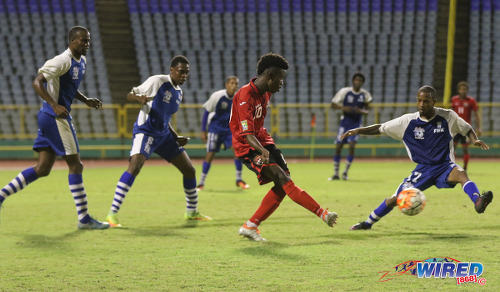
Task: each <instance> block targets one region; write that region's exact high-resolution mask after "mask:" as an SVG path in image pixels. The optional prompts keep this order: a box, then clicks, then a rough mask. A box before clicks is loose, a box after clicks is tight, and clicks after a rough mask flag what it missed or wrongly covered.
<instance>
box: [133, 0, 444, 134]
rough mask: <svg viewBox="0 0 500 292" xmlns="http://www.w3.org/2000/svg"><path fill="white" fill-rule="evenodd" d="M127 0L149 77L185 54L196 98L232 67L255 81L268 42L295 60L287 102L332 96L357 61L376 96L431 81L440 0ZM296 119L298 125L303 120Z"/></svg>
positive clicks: (388, 98)
mask: <svg viewBox="0 0 500 292" xmlns="http://www.w3.org/2000/svg"><path fill="white" fill-rule="evenodd" d="M128 3H129V8H130V12H131V21H132V25H133V31H134V38H135V44H136V46H137V57H138V60H139V71H140V74H141V79H142V80H145V79H146V78H147V77H148V76H150V75H152V74H159V73H164V74H168V72H169V64H168V60H169V58H171V57H173V56H174V55H175V54H185V55H186V56H187V57H188V58H189V59H190V61H191V63H192V67H191V72H192V73H191V79H190V80H189V81H188V82H187V83H186V84H185V85H184V87H183V88H184V93H185V97H186V99H185V102H187V103H202V102H203V101H204V100H206V99H207V98H208V97H209V95H210V93H211V92H213V91H215V90H218V89H220V88H221V87H222V80H223V78H224V76H225V75H229V74H236V75H238V77H239V78H240V81H241V83H242V84H244V83H246V82H248V80H249V79H250V78H252V76H254V75H255V64H256V61H257V58H258V56H260V55H261V54H264V53H266V52H269V51H273V52H277V53H280V54H282V55H284V56H285V57H286V58H287V59H288V60H289V62H290V65H291V67H290V69H289V71H288V77H287V81H286V87H285V89H284V90H282V92H281V93H279V94H278V95H277V96H276V99H277V101H278V102H285V103H299V102H308V103H309V102H313V103H314V102H320V103H321V102H329V101H330V100H331V98H332V96H333V95H334V94H335V92H336V91H337V90H338V89H340V88H342V87H344V86H349V85H350V83H351V81H350V79H351V76H352V74H353V73H354V72H355V71H362V72H364V73H365V75H366V77H367V80H366V83H365V85H364V87H365V88H366V89H367V90H369V91H370V92H372V95H373V97H374V101H375V102H409V101H413V97H414V96H415V92H416V90H417V89H418V87H419V86H421V85H422V84H431V83H432V73H433V64H434V39H435V26H436V17H437V7H436V5H437V0H427V1H403V0H395V1H394V0H382V1H357V0H356V1H346V0H337V1H321V0H317V1H303V0H282V1H266V0H252V1H236V0H219V1H168V0H148V1H139V0H129V2H128ZM159 56H161V58H159ZM288 116H290V117H292V119H293V118H294V117H298V115H296V114H294V113H292V112H291V113H290V115H288ZM292 119H291V120H289V122H290V123H291V124H292V125H290V127H294V129H295V127H297V125H300V124H301V123H302V122H301V121H299V120H297V121H295V120H292ZM180 122H182V121H180ZM185 123H186V124H188V123H189V121H187V120H186V121H185ZM294 124H297V125H294ZM196 127H197V125H196ZM192 130H193V131H194V130H196V128H191V127H189V131H192Z"/></svg>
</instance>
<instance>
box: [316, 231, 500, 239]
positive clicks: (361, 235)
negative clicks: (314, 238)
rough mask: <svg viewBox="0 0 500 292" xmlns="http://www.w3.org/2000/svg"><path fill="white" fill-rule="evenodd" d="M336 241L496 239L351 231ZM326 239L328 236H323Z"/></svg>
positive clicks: (428, 233)
mask: <svg viewBox="0 0 500 292" xmlns="http://www.w3.org/2000/svg"><path fill="white" fill-rule="evenodd" d="M333 236H334V237H335V238H336V239H350V240H366V239H384V238H387V239H398V240H412V241H416V242H427V241H444V242H447V241H450V242H456V241H458V240H459V241H460V242H464V241H468V242H474V241H484V240H492V239H494V238H496V236H493V235H478V234H463V233H438V232H397V231H393V232H384V233H381V232H373V231H369V230H366V231H361V230H360V231H349V233H341V234H336V235H333ZM323 237H326V236H323Z"/></svg>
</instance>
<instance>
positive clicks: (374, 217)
mask: <svg viewBox="0 0 500 292" xmlns="http://www.w3.org/2000/svg"><path fill="white" fill-rule="evenodd" d="M392 209H393V207H389V206H387V205H386V203H385V200H384V201H383V202H382V204H380V206H378V207H377V208H376V209H375V210H373V212H371V214H370V216H368V219H366V221H365V222H366V223H368V224H370V225H372V224H375V223H376V222H378V221H379V220H380V218H382V217H384V216H385V215H387V214H389V212H391V211H392Z"/></svg>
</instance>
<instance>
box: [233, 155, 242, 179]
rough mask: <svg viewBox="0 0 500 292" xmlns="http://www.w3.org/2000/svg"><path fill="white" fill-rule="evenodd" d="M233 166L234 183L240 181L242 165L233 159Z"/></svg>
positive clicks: (236, 159)
mask: <svg viewBox="0 0 500 292" xmlns="http://www.w3.org/2000/svg"><path fill="white" fill-rule="evenodd" d="M234 166H235V167H236V181H240V180H242V178H241V170H242V169H243V163H241V161H240V160H239V159H238V158H235V159H234Z"/></svg>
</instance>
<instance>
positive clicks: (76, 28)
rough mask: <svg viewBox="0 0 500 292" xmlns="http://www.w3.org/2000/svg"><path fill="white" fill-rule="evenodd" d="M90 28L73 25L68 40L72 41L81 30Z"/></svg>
mask: <svg viewBox="0 0 500 292" xmlns="http://www.w3.org/2000/svg"><path fill="white" fill-rule="evenodd" d="M88 31H89V30H88V29H87V28H85V27H83V26H73V27H72V28H71V29H70V30H69V33H68V41H69V42H70V43H71V41H72V40H74V39H75V38H76V37H77V36H78V34H79V33H80V32H88Z"/></svg>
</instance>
